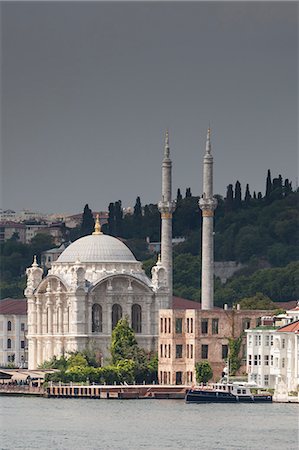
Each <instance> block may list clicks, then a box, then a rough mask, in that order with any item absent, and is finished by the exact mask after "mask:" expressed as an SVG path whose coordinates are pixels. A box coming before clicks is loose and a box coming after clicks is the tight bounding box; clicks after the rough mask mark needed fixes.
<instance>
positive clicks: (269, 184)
mask: <svg viewBox="0 0 299 450" xmlns="http://www.w3.org/2000/svg"><path fill="white" fill-rule="evenodd" d="M271 192H272V181H271V172H270V169H268V174H267V180H266V195H265V197H266V198H267V199H268V198H269V197H270V195H271Z"/></svg>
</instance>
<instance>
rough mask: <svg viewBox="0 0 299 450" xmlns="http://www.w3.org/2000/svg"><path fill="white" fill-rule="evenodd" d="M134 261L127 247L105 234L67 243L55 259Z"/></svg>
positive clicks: (61, 260)
mask: <svg viewBox="0 0 299 450" xmlns="http://www.w3.org/2000/svg"><path fill="white" fill-rule="evenodd" d="M77 260H79V261H80V262H82V263H85V262H90V263H93V262H136V259H135V257H134V255H133V253H132V252H131V250H129V248H128V247H127V246H126V245H125V244H124V243H123V242H121V241H120V240H119V239H116V238H115V237H112V236H108V235H107V234H91V235H89V236H84V237H82V238H80V239H78V240H77V241H75V242H73V243H72V244H71V245H69V246H68V247H67V248H66V249H65V250H64V251H63V252H62V253H61V255H60V256H59V258H58V259H57V262H58V263H75V262H76V261H77Z"/></svg>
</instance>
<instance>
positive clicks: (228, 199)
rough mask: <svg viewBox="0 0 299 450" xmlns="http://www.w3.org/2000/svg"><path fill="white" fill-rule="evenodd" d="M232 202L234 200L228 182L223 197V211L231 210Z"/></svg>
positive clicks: (231, 188)
mask: <svg viewBox="0 0 299 450" xmlns="http://www.w3.org/2000/svg"><path fill="white" fill-rule="evenodd" d="M233 202H234V191H233V185H232V184H229V185H228V186H227V191H226V198H225V211H226V212H230V211H232V210H233Z"/></svg>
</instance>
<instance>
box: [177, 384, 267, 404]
mask: <svg viewBox="0 0 299 450" xmlns="http://www.w3.org/2000/svg"><path fill="white" fill-rule="evenodd" d="M185 401H186V402H187V403H239V402H246V403H261V402H272V395H270V394H252V392H251V388H250V386H248V385H247V384H246V383H244V384H243V383H227V382H219V383H214V384H208V385H205V386H204V385H202V386H197V387H192V388H191V389H189V390H188V391H187V393H186V396H185Z"/></svg>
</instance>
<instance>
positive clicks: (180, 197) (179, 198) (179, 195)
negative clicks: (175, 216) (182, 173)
mask: <svg viewBox="0 0 299 450" xmlns="http://www.w3.org/2000/svg"><path fill="white" fill-rule="evenodd" d="M182 199H183V196H182V194H181V190H180V188H179V189H178V191H177V194H176V202H177V203H179V202H180V201H181V200H182Z"/></svg>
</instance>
